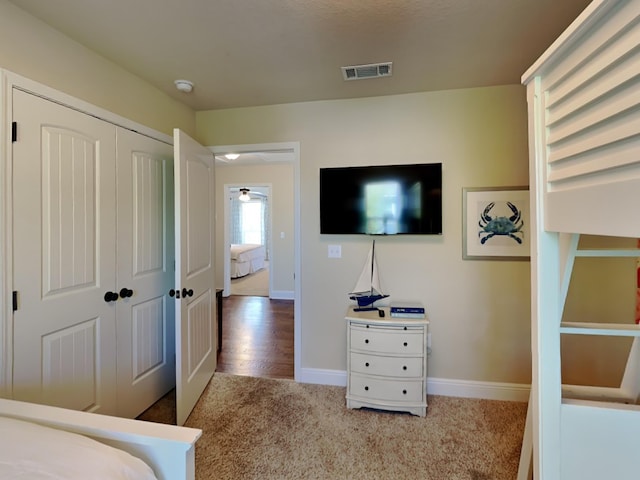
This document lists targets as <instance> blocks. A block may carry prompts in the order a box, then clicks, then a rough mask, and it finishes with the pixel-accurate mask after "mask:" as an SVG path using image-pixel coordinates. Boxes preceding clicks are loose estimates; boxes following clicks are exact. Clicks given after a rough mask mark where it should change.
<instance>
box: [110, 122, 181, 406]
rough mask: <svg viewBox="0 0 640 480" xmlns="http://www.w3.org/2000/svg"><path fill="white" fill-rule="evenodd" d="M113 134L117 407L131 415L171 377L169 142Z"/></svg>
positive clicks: (149, 401)
mask: <svg viewBox="0 0 640 480" xmlns="http://www.w3.org/2000/svg"><path fill="white" fill-rule="evenodd" d="M117 139H118V152H117V154H118V163H117V171H116V174H117V197H118V202H117V204H118V206H117V208H118V210H117V212H118V220H117V221H118V225H117V232H118V244H117V256H118V258H117V266H118V270H117V272H118V273H117V290H118V293H119V294H120V299H119V300H118V301H117V302H116V327H117V328H116V332H117V357H118V360H117V362H118V380H117V381H118V414H119V415H120V416H123V417H129V418H134V417H136V416H137V415H139V414H140V413H142V412H143V411H144V410H146V409H147V408H148V407H149V406H150V405H152V404H153V403H154V402H156V401H157V400H158V399H159V398H161V397H162V396H163V395H164V394H165V393H167V392H168V391H169V390H171V389H172V388H173V387H174V385H175V378H176V377H175V324H174V313H175V309H174V305H173V300H171V298H169V297H168V296H167V292H168V291H169V289H170V288H171V286H172V285H173V278H174V267H173V259H174V241H173V236H174V227H173V207H174V205H173V204H174V199H173V147H172V146H171V145H169V144H166V143H163V142H161V141H159V140H155V139H153V138H149V137H147V136H144V135H141V134H138V133H135V132H132V131H131V130H126V129H124V128H121V127H118V129H117Z"/></svg>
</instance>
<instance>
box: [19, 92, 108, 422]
mask: <svg viewBox="0 0 640 480" xmlns="http://www.w3.org/2000/svg"><path fill="white" fill-rule="evenodd" d="M13 102H14V112H13V113H14V121H16V122H17V128H18V139H17V141H16V142H14V143H13V158H12V160H13V192H14V199H13V200H14V202H13V205H14V210H13V232H14V239H13V245H14V289H15V290H17V291H18V298H19V308H18V310H17V311H16V312H15V314H14V325H13V332H14V359H13V361H14V364H13V368H14V373H13V396H14V398H16V399H20V400H27V401H32V402H36V403H46V404H51V405H56V406H61V407H66V408H73V409H79V410H88V411H94V412H100V413H115V407H116V401H115V398H116V393H115V375H116V364H115V328H116V327H115V316H114V310H115V306H114V302H108V301H105V299H104V296H105V293H106V292H107V291H113V289H114V288H115V271H114V267H113V265H114V264H115V261H116V259H115V229H114V225H115V188H114V185H115V178H114V175H115V129H114V127H113V126H111V125H109V124H107V123H105V122H102V121H100V120H98V119H95V118H93V117H90V116H88V115H85V114H82V113H79V112H77V111H75V110H72V109H69V108H66V107H63V106H61V105H58V104H56V103H54V102H50V101H48V100H45V99H42V98H40V97H37V96H35V95H32V94H29V93H25V92H22V91H19V90H14V93H13Z"/></svg>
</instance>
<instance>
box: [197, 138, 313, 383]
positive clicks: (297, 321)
mask: <svg viewBox="0 0 640 480" xmlns="http://www.w3.org/2000/svg"><path fill="white" fill-rule="evenodd" d="M209 149H210V150H211V151H212V152H213V153H214V154H216V155H224V154H226V153H255V152H274V153H276V152H280V153H282V152H287V153H291V156H292V160H291V163H292V164H293V202H294V207H293V235H294V239H293V248H294V252H293V257H294V258H293V263H294V267H293V275H294V279H293V289H294V293H293V352H294V353H293V371H294V373H293V378H294V380H295V381H301V375H302V366H301V360H302V328H301V312H302V305H301V298H302V296H301V294H300V293H301V292H300V290H301V281H300V280H301V279H300V142H299V141H294V142H274V143H254V144H242V145H215V146H210V147H209ZM226 193H227V192H226V190H225V194H226ZM225 198H226V197H225ZM226 215H227V210H226V199H225V217H226ZM224 228H225V241H227V243H228V238H229V237H228V236H227V235H228V234H227V232H226V229H227V219H226V218H225V220H224ZM272 240H273V234H272ZM225 250H228V249H226V248H225ZM225 255H226V256H228V255H229V253H228V252H225ZM225 264H226V265H228V263H227V261H226V259H225ZM226 273H227V274H228V273H229V270H227V271H226ZM270 275H271V274H270ZM269 279H270V280H271V277H270V278H269ZM225 281H226V280H225ZM269 292H271V282H269Z"/></svg>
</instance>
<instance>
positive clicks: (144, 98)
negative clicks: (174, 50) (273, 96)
mask: <svg viewBox="0 0 640 480" xmlns="http://www.w3.org/2000/svg"><path fill="white" fill-rule="evenodd" d="M0 68H3V69H6V70H9V71H12V72H14V73H17V74H19V75H22V76H24V77H27V78H29V79H31V80H35V81H37V82H40V83H42V84H45V85H47V86H49V87H52V88H55V89H56V90H59V91H62V92H64V93H67V94H70V95H73V96H74V97H77V98H80V99H82V100H84V101H87V102H89V103H91V104H93V105H97V106H99V107H101V108H104V109H105V110H109V111H111V112H113V113H116V114H118V115H121V116H123V117H126V118H128V119H130V120H133V121H135V122H138V123H141V124H143V125H146V126H148V127H150V128H153V129H156V130H158V131H160V132H162V133H166V134H169V135H171V134H172V130H173V128H174V127H179V128H181V129H183V130H184V131H185V132H187V133H189V134H190V135H194V131H195V115H194V112H193V110H191V109H190V108H189V107H187V106H186V105H184V104H181V103H180V102H177V101H175V100H174V99H172V98H170V97H168V96H167V95H166V94H165V93H163V92H161V91H160V90H158V89H157V88H155V87H153V86H151V85H150V84H148V83H146V82H145V81H143V80H141V79H140V78H138V77H136V76H134V75H132V74H130V73H129V72H127V71H125V70H123V69H122V68H120V67H119V66H117V65H116V64H114V63H112V62H110V61H109V60H107V59H105V58H104V57H101V56H99V55H97V54H95V53H93V52H92V51H90V50H88V49H87V48H85V47H84V46H82V45H80V44H79V43H77V42H75V41H72V40H70V39H69V38H68V37H66V36H64V35H62V34H61V33H59V32H57V31H56V30H54V29H52V28H50V27H49V26H47V25H46V24H45V23H43V22H41V21H40V20H38V19H36V18H34V17H32V16H31V15H29V14H27V13H25V12H24V11H23V10H21V9H19V8H17V7H16V6H14V5H13V4H11V3H9V2H7V1H6V0H0Z"/></svg>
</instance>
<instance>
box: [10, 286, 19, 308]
mask: <svg viewBox="0 0 640 480" xmlns="http://www.w3.org/2000/svg"><path fill="white" fill-rule="evenodd" d="M12 297H13V298H12V300H11V301H12V302H13V311H14V312H15V311H16V310H18V292H17V291H16V290H14V291H13V295H12Z"/></svg>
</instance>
